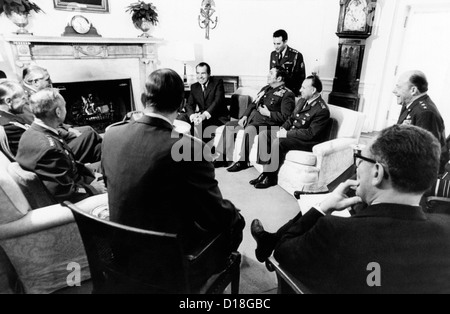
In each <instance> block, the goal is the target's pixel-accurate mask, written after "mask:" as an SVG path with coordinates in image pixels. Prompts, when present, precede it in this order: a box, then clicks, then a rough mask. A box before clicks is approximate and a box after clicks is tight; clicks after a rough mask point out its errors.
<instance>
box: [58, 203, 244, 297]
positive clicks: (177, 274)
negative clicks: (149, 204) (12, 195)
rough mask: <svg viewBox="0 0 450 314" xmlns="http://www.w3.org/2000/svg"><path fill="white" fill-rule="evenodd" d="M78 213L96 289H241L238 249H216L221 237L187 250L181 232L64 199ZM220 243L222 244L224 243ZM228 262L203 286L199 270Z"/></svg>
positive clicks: (201, 291)
mask: <svg viewBox="0 0 450 314" xmlns="http://www.w3.org/2000/svg"><path fill="white" fill-rule="evenodd" d="M64 205H65V206H67V207H69V208H70V210H71V211H72V213H73V215H74V216H75V220H76V222H77V225H78V228H79V230H80V233H81V237H82V239H83V243H84V246H85V248H86V253H87V257H88V261H89V266H90V270H91V274H92V280H93V286H94V287H93V288H94V289H93V293H153V294H154V293H213V294H214V293H221V292H223V290H224V289H225V288H226V287H227V286H228V284H230V283H231V293H233V294H237V293H238V292H239V274H240V260H241V256H240V254H239V252H233V253H231V255H230V256H228V253H227V252H224V251H223V250H217V249H216V245H217V244H218V243H220V241H221V240H222V237H221V235H219V236H217V237H215V238H213V239H211V241H207V242H206V243H204V244H203V245H201V246H200V248H199V249H197V250H195V251H193V252H185V251H184V250H183V248H182V246H181V243H180V241H179V239H178V236H177V235H176V234H168V233H161V232H153V231H148V230H143V229H138V228H134V227H129V226H125V225H121V224H117V223H114V222H110V221H106V220H103V219H99V218H97V217H94V216H93V215H89V214H88V213H86V212H84V211H82V210H80V209H79V208H78V206H74V205H73V204H71V203H70V202H64ZM217 247H222V246H221V245H219V246H217ZM222 264H224V267H223V271H222V272H220V273H219V274H217V275H213V276H212V277H211V278H210V279H209V280H208V282H207V283H206V284H205V285H203V286H202V287H201V288H199V287H198V286H199V283H194V281H196V280H195V279H196V278H198V276H196V274H197V273H198V272H209V271H212V270H213V269H209V270H208V268H211V267H209V266H211V265H222Z"/></svg>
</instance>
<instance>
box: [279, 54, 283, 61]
mask: <svg viewBox="0 0 450 314" xmlns="http://www.w3.org/2000/svg"><path fill="white" fill-rule="evenodd" d="M282 59H283V54H282V53H281V52H280V54H279V55H278V63H281V60H282Z"/></svg>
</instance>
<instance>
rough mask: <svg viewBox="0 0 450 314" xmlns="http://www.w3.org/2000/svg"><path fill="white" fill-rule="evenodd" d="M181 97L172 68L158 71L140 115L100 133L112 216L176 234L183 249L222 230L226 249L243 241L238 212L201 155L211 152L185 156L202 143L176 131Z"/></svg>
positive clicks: (202, 273) (205, 273) (203, 273)
mask: <svg viewBox="0 0 450 314" xmlns="http://www.w3.org/2000/svg"><path fill="white" fill-rule="evenodd" d="M183 98H184V85H183V81H182V79H181V78H180V76H179V75H178V74H177V73H176V72H175V71H173V70H171V69H160V70H157V71H155V72H153V73H152V74H151V75H150V76H149V77H148V79H147V82H146V91H145V93H144V94H143V97H142V99H143V102H144V106H145V110H144V113H145V115H144V116H143V117H142V118H141V119H139V120H137V121H132V122H124V123H122V124H116V125H114V126H112V127H111V128H110V129H109V130H108V132H107V133H106V135H105V139H104V144H103V149H104V153H103V157H102V166H103V169H104V171H103V173H104V175H105V180H106V184H107V186H108V197H109V210H110V217H111V221H114V222H117V223H121V224H125V225H128V226H133V227H138V228H142V229H147V230H152V231H159V232H168V233H176V234H178V235H179V236H180V237H181V241H182V243H183V246H184V250H185V251H187V252H189V251H190V249H192V248H195V247H198V246H199V243H202V242H204V241H205V239H209V238H211V237H214V236H215V235H218V234H221V233H222V234H227V239H228V243H224V246H223V249H222V252H221V253H229V252H231V251H233V250H236V249H237V248H238V246H239V244H240V242H241V241H242V229H243V228H244V225H245V222H244V218H243V217H242V216H241V215H240V214H239V210H237V209H236V207H234V205H233V204H232V203H231V202H229V201H227V200H224V199H223V198H222V195H221V192H220V190H219V187H218V184H217V181H216V180H215V178H214V167H213V165H212V163H210V162H208V161H206V160H208V159H210V158H211V157H210V156H209V157H208V156H205V158H196V157H199V156H192V155H191V151H192V152H200V153H201V154H202V153H203V151H204V148H205V145H206V144H205V143H203V142H202V141H201V140H199V139H197V138H194V137H192V136H190V135H185V134H184V135H181V134H179V133H177V132H176V131H175V130H174V127H173V123H174V121H175V119H176V117H177V115H178V110H179V108H180V106H181V105H182V102H183ZM181 148H183V152H182V153H181ZM185 154H187V156H185ZM181 155H183V156H181ZM200 157H201V156H200ZM194 160H195V161H194ZM197 160H198V161H197ZM124 167H126V169H125V170H124ZM220 255H222V254H220ZM225 255H226V256H228V254H225ZM222 266H223V265H216V264H215V263H213V262H211V264H210V265H206V266H205V265H204V267H205V268H204V269H201V270H200V269H199V273H198V274H197V275H196V278H193V279H194V280H196V281H197V282H198V284H203V283H204V282H205V281H206V279H207V278H209V277H210V276H211V275H212V274H213V273H215V272H217V271H220V270H221V267H222Z"/></svg>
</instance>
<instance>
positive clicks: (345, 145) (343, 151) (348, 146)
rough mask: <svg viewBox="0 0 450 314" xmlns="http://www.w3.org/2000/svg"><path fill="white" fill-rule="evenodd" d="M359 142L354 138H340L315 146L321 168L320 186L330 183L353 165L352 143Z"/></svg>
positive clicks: (318, 165)
mask: <svg viewBox="0 0 450 314" xmlns="http://www.w3.org/2000/svg"><path fill="white" fill-rule="evenodd" d="M357 143H358V141H357V139H354V138H338V139H335V140H331V141H328V142H325V143H322V144H319V145H316V146H314V148H313V153H314V154H315V155H316V156H317V167H318V168H319V169H320V171H319V180H318V185H319V186H326V185H328V184H330V183H331V182H333V181H334V180H335V179H337V178H338V177H339V176H340V175H341V174H343V173H344V172H345V171H346V170H347V169H348V168H349V167H351V165H352V164H353V162H354V160H353V148H352V145H355V144H357Z"/></svg>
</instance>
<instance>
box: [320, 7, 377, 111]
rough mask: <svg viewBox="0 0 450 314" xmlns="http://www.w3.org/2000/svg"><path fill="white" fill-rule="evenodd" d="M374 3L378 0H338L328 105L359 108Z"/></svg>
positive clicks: (373, 15) (356, 109) (373, 14)
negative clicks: (335, 50)
mask: <svg viewBox="0 0 450 314" xmlns="http://www.w3.org/2000/svg"><path fill="white" fill-rule="evenodd" d="M376 4H377V0H340V5H341V10H340V13H339V23H338V31H337V33H336V35H337V36H338V37H339V51H338V59H337V65H336V74H335V78H334V81H333V91H332V92H331V94H330V95H329V98H328V103H330V104H333V105H337V106H341V107H345V108H348V109H352V110H355V111H358V108H359V93H358V90H359V81H360V77H361V70H362V65H363V59H364V52H365V47H366V39H367V38H368V37H369V36H370V35H371V34H372V26H373V20H374V17H375V8H376Z"/></svg>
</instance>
